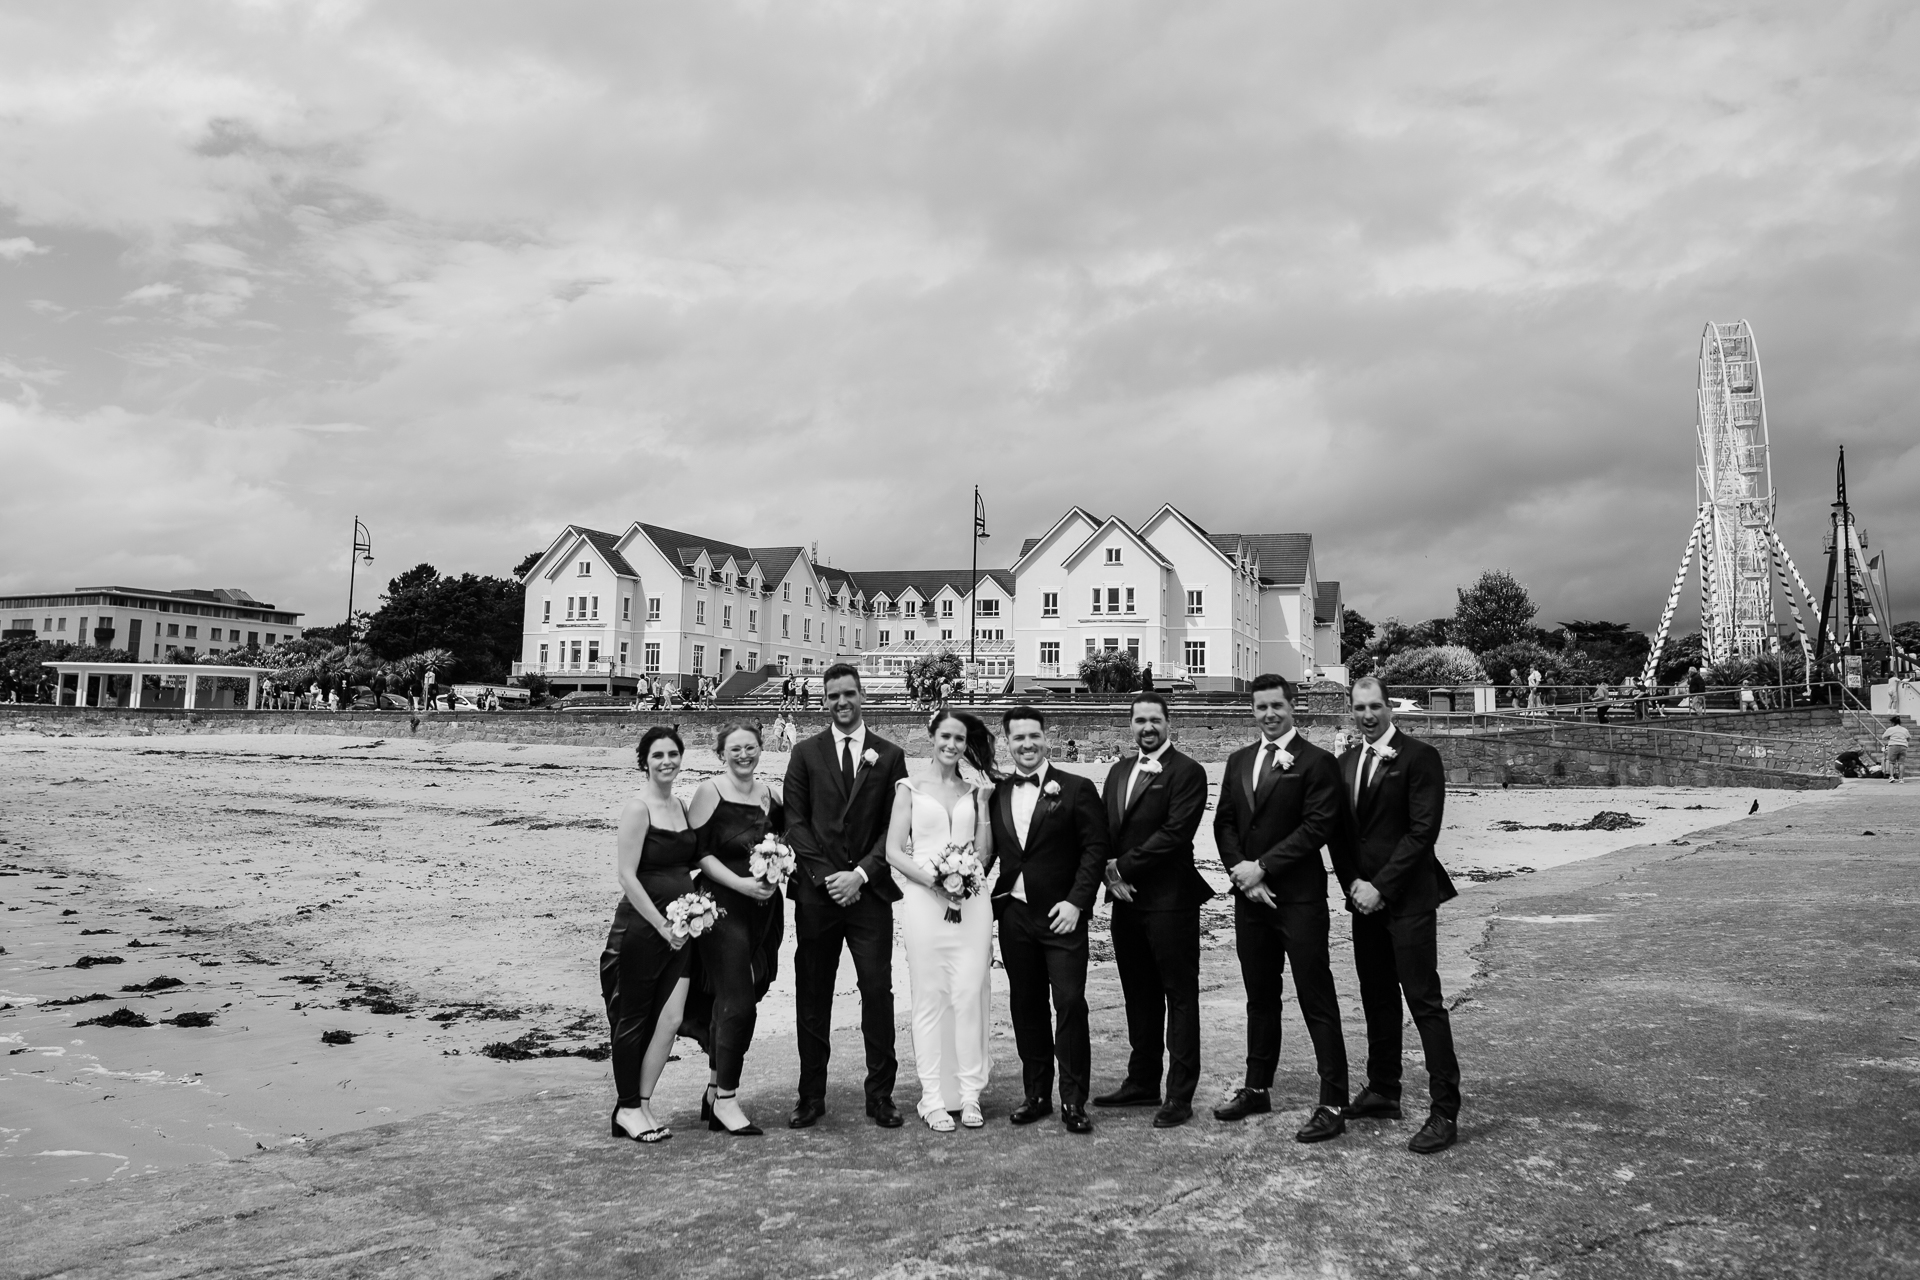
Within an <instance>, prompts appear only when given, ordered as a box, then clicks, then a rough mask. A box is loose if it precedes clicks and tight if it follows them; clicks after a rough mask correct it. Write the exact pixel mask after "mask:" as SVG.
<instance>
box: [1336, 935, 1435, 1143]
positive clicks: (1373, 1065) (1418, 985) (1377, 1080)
mask: <svg viewBox="0 0 1920 1280" xmlns="http://www.w3.org/2000/svg"><path fill="white" fill-rule="evenodd" d="M1435 925H1436V920H1435V916H1434V913H1433V912H1431V911H1425V912H1420V913H1417V914H1411V915H1395V914H1393V913H1392V912H1391V910H1381V911H1376V912H1374V913H1373V914H1372V915H1361V914H1359V913H1358V912H1356V913H1354V917H1353V966H1354V968H1355V969H1356V970H1358V971H1359V974H1360V1006H1361V1008H1363V1009H1365V1010H1366V1014H1367V1087H1368V1088H1369V1089H1372V1090H1373V1091H1374V1092H1375V1093H1377V1094H1380V1095H1381V1096H1383V1097H1388V1098H1398V1097H1399V1096H1400V1022H1401V1019H1400V997H1401V995H1402V994H1403V993H1404V994H1405V996H1406V998H1407V1009H1408V1011H1409V1012H1411V1013H1412V1014H1413V1025H1414V1027H1415V1028H1416V1029H1417V1030H1418V1031H1419V1032H1420V1047H1421V1048H1422V1049H1423V1050H1424V1051H1425V1053H1426V1058H1427V1081H1428V1088H1429V1089H1430V1091H1431V1093H1432V1096H1433V1109H1434V1110H1435V1111H1437V1112H1439V1113H1440V1114H1441V1115H1443V1116H1445V1117H1447V1118H1448V1119H1449V1120H1453V1119H1457V1118H1458V1117H1459V1115H1460V1060H1459V1059H1458V1058H1456V1057H1455V1056H1454V1053H1453V1024H1452V1023H1451V1022H1450V1021H1448V1018H1447V1006H1446V1004H1445V1002H1444V1001H1443V1000H1442V999H1441V996H1440V947H1439V941H1438V935H1437V932H1436V929H1435Z"/></svg>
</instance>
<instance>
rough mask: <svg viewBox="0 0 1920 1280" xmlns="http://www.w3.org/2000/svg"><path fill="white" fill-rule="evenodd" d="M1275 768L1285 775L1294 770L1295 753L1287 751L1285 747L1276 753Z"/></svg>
mask: <svg viewBox="0 0 1920 1280" xmlns="http://www.w3.org/2000/svg"><path fill="white" fill-rule="evenodd" d="M1273 767H1274V768H1275V769H1278V770H1279V771H1280V772H1281V773H1285V772H1286V771H1287V770H1289V769H1291V768H1293V752H1291V751H1289V750H1287V749H1286V748H1285V747H1282V748H1280V750H1278V751H1276V752H1274V755H1273Z"/></svg>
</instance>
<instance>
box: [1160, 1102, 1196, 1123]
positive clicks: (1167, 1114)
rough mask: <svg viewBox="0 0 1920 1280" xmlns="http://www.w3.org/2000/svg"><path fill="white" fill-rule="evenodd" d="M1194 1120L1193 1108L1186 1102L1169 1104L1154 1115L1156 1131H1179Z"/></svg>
mask: <svg viewBox="0 0 1920 1280" xmlns="http://www.w3.org/2000/svg"><path fill="white" fill-rule="evenodd" d="M1191 1119H1193V1108H1192V1107H1190V1106H1188V1105H1187V1104H1186V1103H1184V1102H1169V1103H1168V1104H1167V1105H1166V1106H1164V1107H1162V1108H1160V1109H1159V1110H1158V1111H1156V1112H1154V1113H1153V1127H1154V1128H1156V1129H1178V1128H1179V1127H1180V1126H1181V1125H1183V1124H1185V1123H1186V1122H1187V1121H1189V1120H1191Z"/></svg>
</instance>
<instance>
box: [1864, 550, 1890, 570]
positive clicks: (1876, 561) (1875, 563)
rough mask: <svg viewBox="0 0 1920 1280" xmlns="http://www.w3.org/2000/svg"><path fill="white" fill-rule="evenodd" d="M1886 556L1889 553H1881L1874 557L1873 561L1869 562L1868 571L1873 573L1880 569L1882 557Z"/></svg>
mask: <svg viewBox="0 0 1920 1280" xmlns="http://www.w3.org/2000/svg"><path fill="white" fill-rule="evenodd" d="M1885 554H1887V553H1886V552H1884V551H1882V552H1879V553H1877V554H1876V555H1875V556H1874V557H1873V559H1871V560H1869V561H1867V571H1868V572H1869V573H1871V572H1872V571H1873V570H1875V569H1878V568H1879V567H1880V557H1881V556H1883V555H1885Z"/></svg>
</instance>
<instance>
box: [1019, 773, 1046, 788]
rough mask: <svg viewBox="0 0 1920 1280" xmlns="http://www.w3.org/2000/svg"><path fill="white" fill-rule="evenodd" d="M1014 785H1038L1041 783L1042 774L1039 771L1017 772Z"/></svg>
mask: <svg viewBox="0 0 1920 1280" xmlns="http://www.w3.org/2000/svg"><path fill="white" fill-rule="evenodd" d="M1013 785H1014V786H1016V787H1037V786H1039V785H1040V775H1039V774H1037V773H1016V774H1014V775H1013Z"/></svg>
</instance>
